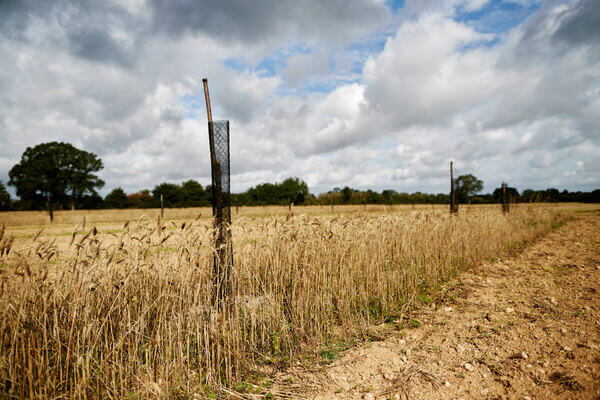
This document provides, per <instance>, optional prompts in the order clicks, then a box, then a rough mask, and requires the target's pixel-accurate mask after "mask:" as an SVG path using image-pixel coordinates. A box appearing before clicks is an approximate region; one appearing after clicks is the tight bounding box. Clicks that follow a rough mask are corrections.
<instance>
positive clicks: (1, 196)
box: [0, 181, 11, 211]
mask: <svg viewBox="0 0 600 400" xmlns="http://www.w3.org/2000/svg"><path fill="white" fill-rule="evenodd" d="M10 206H11V201H10V194H8V192H7V191H6V186H4V183H2V181H0V211H6V210H10Z"/></svg>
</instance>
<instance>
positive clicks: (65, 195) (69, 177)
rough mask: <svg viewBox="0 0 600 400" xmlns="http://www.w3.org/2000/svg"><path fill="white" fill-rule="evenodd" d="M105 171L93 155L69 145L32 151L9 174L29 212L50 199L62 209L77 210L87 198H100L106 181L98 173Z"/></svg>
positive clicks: (56, 144) (57, 144) (44, 146)
mask: <svg viewBox="0 0 600 400" xmlns="http://www.w3.org/2000/svg"><path fill="white" fill-rule="evenodd" d="M102 168H103V165H102V160H100V158H98V156H96V155H95V154H93V153H89V152H87V151H84V150H79V149H77V148H76V147H74V146H73V145H71V144H69V143H62V142H49V143H42V144H38V145H37V146H34V147H28V148H27V149H26V150H25V152H24V153H23V155H22V156H21V161H20V162H19V163H18V164H16V165H15V166H13V167H12V168H11V170H10V171H9V173H8V176H9V177H10V180H9V182H8V184H9V185H12V186H14V187H15V188H16V189H17V195H18V196H19V197H20V198H21V201H22V203H23V204H24V205H26V207H27V208H41V207H43V206H44V204H45V203H46V198H47V197H49V198H50V201H51V202H52V203H53V204H54V205H55V206H56V207H59V208H65V207H68V206H69V205H72V206H74V205H75V204H76V203H77V202H78V201H79V200H80V199H81V198H82V197H83V196H84V195H97V192H96V189H97V188H101V187H102V186H104V181H103V180H102V179H100V178H98V176H96V175H95V174H94V173H95V172H98V171H100V170H101V169H102Z"/></svg>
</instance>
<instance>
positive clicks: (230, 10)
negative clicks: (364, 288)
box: [0, 0, 600, 194]
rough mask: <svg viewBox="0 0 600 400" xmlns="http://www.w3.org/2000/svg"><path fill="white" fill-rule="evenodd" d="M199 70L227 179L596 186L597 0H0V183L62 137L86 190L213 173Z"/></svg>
mask: <svg viewBox="0 0 600 400" xmlns="http://www.w3.org/2000/svg"><path fill="white" fill-rule="evenodd" d="M204 77H206V78H208V82H209V87H210V95H211V102H212V108H213V110H212V111H213V117H214V118H215V119H227V120H229V121H230V129H231V172H232V175H231V185H232V191H234V192H240V191H243V190H246V189H248V188H249V187H251V186H254V185H256V184H258V183H262V182H275V181H281V180H283V179H285V178H287V177H289V176H295V177H296V176H297V177H300V178H302V179H304V180H305V181H306V182H307V183H308V185H309V188H310V190H311V192H313V193H321V192H325V191H328V190H331V189H332V188H334V187H343V186H346V185H348V186H350V187H353V188H357V189H367V188H370V189H374V190H382V189H394V190H397V191H399V192H414V191H421V192H428V193H438V192H447V191H448V187H449V182H448V181H449V179H448V178H449V177H448V175H449V171H448V169H449V162H450V161H451V160H453V161H454V164H455V170H456V172H455V173H457V174H467V173H472V174H474V175H476V176H477V177H479V178H480V179H482V180H483V181H484V191H486V192H490V191H492V190H493V189H494V188H496V187H498V186H499V185H500V183H501V182H502V181H506V182H508V183H509V184H510V185H511V186H514V187H517V188H518V189H519V190H523V189H526V188H532V189H543V188H547V187H555V188H558V189H561V190H562V189H568V190H592V189H596V188H600V1H598V0H570V1H540V0H404V1H402V0H328V1H322V0H255V1H247V0H197V1H193V0H169V1H167V0H114V1H111V0H106V1H99V0H52V1H42V0H38V1H31V0H0V180H2V181H3V182H4V183H6V182H7V181H8V171H9V170H10V168H11V167H12V166H13V165H14V164H16V163H17V162H18V161H19V160H20V157H21V154H22V153H23V152H24V151H25V149H26V148H27V147H28V146H34V145H36V144H39V143H43V142H48V141H65V142H69V143H71V144H73V145H74V146H76V147H78V148H80V149H83V150H86V151H90V152H93V153H95V154H97V155H98V156H99V157H100V158H101V159H102V160H103V162H104V169H103V170H102V171H101V172H100V174H99V175H100V176H101V178H102V179H104V180H105V181H106V186H105V187H104V188H103V189H102V190H101V191H100V193H101V194H106V193H108V192H109V191H110V190H112V189H114V188H116V187H122V188H124V189H125V190H126V191H127V192H128V193H132V192H135V191H138V190H141V189H144V188H148V189H152V188H153V187H154V186H155V185H156V184H158V183H160V182H172V183H181V182H183V181H185V180H188V179H195V180H198V181H199V182H201V183H203V184H205V185H206V184H208V183H209V182H210V167H209V157H208V152H209V148H208V135H207V120H206V109H205V105H204V97H203V89H202V78H204ZM11 190H12V193H13V194H14V189H11Z"/></svg>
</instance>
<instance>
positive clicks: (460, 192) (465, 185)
mask: <svg viewBox="0 0 600 400" xmlns="http://www.w3.org/2000/svg"><path fill="white" fill-rule="evenodd" d="M454 184H455V185H456V197H457V198H458V201H459V202H460V203H466V202H467V201H468V200H469V198H471V196H474V195H476V194H477V193H479V192H481V191H482V190H483V181H482V180H481V179H478V178H477V177H476V176H475V175H473V174H466V175H460V176H459V177H458V178H456V180H455V181H454Z"/></svg>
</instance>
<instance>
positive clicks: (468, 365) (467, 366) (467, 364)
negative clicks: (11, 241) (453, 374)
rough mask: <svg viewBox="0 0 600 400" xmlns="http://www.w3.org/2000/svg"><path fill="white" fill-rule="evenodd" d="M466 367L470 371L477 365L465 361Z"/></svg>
mask: <svg viewBox="0 0 600 400" xmlns="http://www.w3.org/2000/svg"><path fill="white" fill-rule="evenodd" d="M465 369H466V370H467V371H469V372H473V371H475V367H474V366H473V365H471V364H469V363H465Z"/></svg>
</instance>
